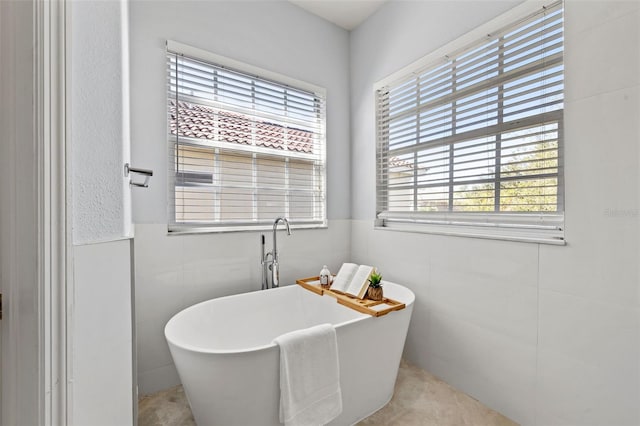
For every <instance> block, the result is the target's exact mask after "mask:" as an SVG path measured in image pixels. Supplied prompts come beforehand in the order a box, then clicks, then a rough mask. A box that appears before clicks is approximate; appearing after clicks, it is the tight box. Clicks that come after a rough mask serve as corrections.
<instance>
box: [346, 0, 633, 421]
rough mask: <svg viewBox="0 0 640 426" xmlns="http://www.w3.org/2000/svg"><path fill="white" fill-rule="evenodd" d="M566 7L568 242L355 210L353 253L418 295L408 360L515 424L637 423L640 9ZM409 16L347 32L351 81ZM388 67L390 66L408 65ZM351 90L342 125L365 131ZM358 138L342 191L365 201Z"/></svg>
mask: <svg viewBox="0 0 640 426" xmlns="http://www.w3.org/2000/svg"><path fill="white" fill-rule="evenodd" d="M452 7H456V6H452ZM458 7H460V8H468V7H472V6H470V5H469V4H468V3H464V5H463V4H458ZM565 10H566V26H565V31H566V55H565V67H566V99H567V101H566V106H565V120H566V121H565V132H566V135H565V143H566V146H565V180H566V200H565V201H566V237H567V241H568V244H567V245H566V246H563V247H558V246H549V245H537V244H523V243H514V242H499V241H488V240H479V239H466V238H457V237H443V236H435V235H416V234H413V235H412V234H405V233H401V232H390V231H378V230H374V229H373V219H372V218H373V215H374V211H373V207H372V206H373V203H367V204H366V205H363V204H354V206H353V212H354V213H353V214H354V216H355V217H357V218H368V219H366V220H354V222H353V226H352V243H351V246H352V257H353V258H354V259H355V260H357V261H359V262H372V263H378V264H381V265H384V268H385V270H386V272H387V274H388V275H391V276H393V277H394V278H396V279H397V280H399V281H401V282H403V283H404V284H406V285H408V286H409V287H410V288H411V289H412V290H413V291H414V292H415V293H416V296H417V300H416V305H415V308H414V314H413V319H412V323H411V326H410V329H409V336H408V339H407V345H406V348H405V354H406V356H407V357H408V358H409V360H411V361H413V362H416V363H417V364H418V365H420V366H422V367H423V368H426V369H427V370H430V371H431V372H432V373H434V374H436V375H438V376H439V377H441V378H443V379H444V380H446V381H447V382H449V383H451V384H453V385H454V386H457V387H458V388H460V389H461V390H463V391H465V392H467V393H469V394H471V395H472V396H474V397H476V398H478V399H479V400H480V401H482V402H484V403H486V404H488V405H489V406H491V407H492V408H495V409H497V410H499V411H501V412H502V413H504V414H506V415H507V416H510V417H511V418H513V419H514V420H516V421H518V422H519V423H521V424H524V425H545V426H546V425H554V424H555V425H617V426H622V425H638V424H640V410H639V409H638V401H640V275H639V266H638V265H639V264H640V262H639V261H638V259H640V213H639V211H640V210H639V209H640V174H639V170H640V121H639V118H638V117H640V93H639V89H640V33H639V28H640V2H638V1H629V2H608V1H590V2H582V1H573V0H568V1H566V3H565ZM420 11H421V7H420V6H418V5H416V6H411V4H404V5H403V6H397V5H395V4H394V3H390V4H388V5H386V6H385V7H384V8H383V9H381V11H380V12H378V14H376V15H375V18H374V19H372V20H370V21H368V22H366V23H365V25H364V26H362V27H360V28H359V29H357V30H356V31H355V33H354V35H353V36H352V46H351V48H352V51H357V52H360V53H358V54H356V55H354V59H353V60H352V78H353V79H354V81H355V80H357V81H359V82H362V81H367V82H369V81H370V82H374V81H376V80H378V79H381V78H383V77H385V76H386V75H377V74H375V72H376V70H377V69H379V68H384V69H387V68H389V66H390V63H389V60H390V59H389V57H386V58H379V57H378V56H376V55H375V51H376V46H375V44H374V43H373V42H371V41H370V40H373V39H372V37H377V35H379V34H391V33H394V32H396V31H400V32H402V33H403V34H404V36H407V37H409V36H410V35H412V34H413V35H414V36H416V37H418V36H419V35H420V33H421V32H422V31H424V29H411V28H408V27H406V26H403V25H402V22H403V16H404V15H403V13H404V14H411V13H413V14H417V13H420ZM461 13H469V12H468V11H465V12H462V11H461ZM391 17H393V19H390V18H391ZM385 18H389V19H385ZM414 18H415V17H414V16H412V17H411V18H408V19H414ZM425 19H428V17H426V16H425ZM433 25H438V24H437V23H434V24H433ZM443 25H450V24H443ZM444 31H449V32H451V31H452V30H451V29H450V28H447V29H446V30H444ZM404 36H403V37H404ZM391 44H393V43H391ZM408 46H409V45H406V44H403V45H402V46H399V45H396V46H392V47H395V48H397V49H398V50H400V51H401V52H405V51H407V50H411V51H412V53H413V54H414V55H415V56H413V57H412V55H411V54H408V55H405V56H406V57H407V58H409V59H411V60H413V59H415V58H416V57H419V56H421V55H422V54H424V53H426V52H422V51H421V49H423V47H422V46H421V45H420V44H419V43H418V44H416V46H415V47H413V50H412V49H411V47H408ZM385 47H386V48H387V49H388V50H390V51H391V50H393V49H389V46H385ZM368 51H369V52H370V55H368V56H367V55H366V52H368ZM395 55H396V56H398V55H399V54H398V53H396V54H395ZM391 59H392V62H393V61H395V62H393V64H395V68H396V69H399V68H401V67H402V66H404V65H406V64H407V63H408V62H409V61H407V62H400V61H398V59H397V58H394V57H391ZM382 62H384V65H382ZM359 85H360V83H356V84H354V86H353V87H355V89H352V95H353V94H354V93H355V94H356V95H357V96H356V97H355V98H353V99H352V118H353V120H354V125H353V126H354V127H355V128H356V129H359V128H360V127H362V128H363V129H372V128H373V123H372V120H373V117H374V115H373V114H372V113H371V112H372V108H373V106H372V105H373V103H372V102H370V100H371V99H370V98H369V97H368V96H369V95H367V96H364V95H362V96H360V95H359V94H360V91H359V90H360V89H358V87H359ZM365 89H367V88H365ZM365 89H362V90H363V93H364V94H366V91H365ZM367 132H368V130H356V131H354V145H353V146H354V153H355V152H357V153H358V155H356V154H354V156H353V160H352V164H353V168H354V171H353V176H354V180H353V182H352V185H353V188H352V191H353V192H354V193H359V194H360V198H359V199H365V200H366V199H372V197H373V196H374V193H373V189H372V188H371V187H370V186H369V184H368V183H367V178H366V176H368V174H371V173H370V170H368V168H367V167H366V166H365V164H368V163H369V162H370V161H373V157H374V155H375V153H374V152H373V149H371V148H370V145H369V144H370V138H368V137H367V135H368V133H367ZM358 156H359V158H358V160H357V161H356V157H358ZM363 159H367V160H366V161H364V160H363Z"/></svg>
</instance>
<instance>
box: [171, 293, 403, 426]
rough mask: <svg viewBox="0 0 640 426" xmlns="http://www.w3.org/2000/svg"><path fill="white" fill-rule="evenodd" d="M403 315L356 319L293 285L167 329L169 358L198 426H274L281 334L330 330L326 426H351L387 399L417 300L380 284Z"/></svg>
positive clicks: (181, 319)
mask: <svg viewBox="0 0 640 426" xmlns="http://www.w3.org/2000/svg"><path fill="white" fill-rule="evenodd" d="M383 287H384V292H385V296H386V297H389V298H391V299H395V300H399V301H402V302H404V303H405V304H406V308H405V309H402V310H399V311H394V312H390V313H388V314H387V315H384V316H381V317H372V316H369V315H366V314H361V313H359V312H357V311H355V310H352V309H351V308H348V307H345V306H342V305H340V304H338V303H337V302H336V299H334V298H333V297H331V296H328V295H325V296H319V295H317V294H314V293H312V292H310V291H309V290H306V289H304V288H302V287H300V286H298V285H292V286H286V287H280V288H276V289H271V290H265V291H259V292H253V293H245V294H239V295H234V296H228V297H221V298H218V299H212V300H208V301H206V302H202V303H199V304H197V305H194V306H191V307H189V308H186V309H185V310H183V311H181V312H179V313H178V314H176V315H175V316H174V317H173V318H171V320H170V321H169V322H168V323H167V325H166V327H165V336H166V338H167V342H168V343H169V348H170V350H171V355H172V356H173V360H174V362H175V365H176V368H177V369H178V374H179V375H180V379H181V381H182V384H183V386H184V389H185V393H186V395H187V399H188V400H189V404H190V405H191V410H192V412H193V416H194V418H195V420H196V423H197V424H198V425H199V426H209V425H224V426H228V425H239V426H268V425H279V424H280V422H279V419H278V410H279V404H280V387H279V383H280V382H279V368H280V364H279V362H280V361H279V356H280V351H279V347H278V346H277V345H276V344H274V343H272V341H273V339H274V338H275V337H277V336H279V335H281V334H283V333H286V332H289V331H293V330H297V329H302V328H307V327H311V326H314V325H318V324H323V323H331V324H333V325H334V326H335V328H336V334H337V338H338V352H339V364H340V383H341V387H342V399H343V412H342V414H341V415H340V416H339V417H337V418H336V419H334V420H333V421H332V422H331V423H329V424H330V425H351V424H354V423H356V422H358V421H359V420H361V419H363V418H365V417H367V416H369V415H370V414H372V413H374V412H375V411H377V410H379V409H380V408H382V407H383V406H384V405H385V404H387V402H389V400H390V399H391V397H392V395H393V389H394V385H395V381H396V376H397V374H398V367H399V365H400V357H401V355H402V349H403V346H404V341H405V338H406V335H407V329H408V327H409V321H410V319H411V312H412V311H413V302H414V299H415V296H414V294H413V292H411V291H410V290H409V289H407V288H405V287H403V286H400V285H398V284H393V283H390V282H383Z"/></svg>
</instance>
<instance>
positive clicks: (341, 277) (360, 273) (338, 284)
mask: <svg viewBox="0 0 640 426" xmlns="http://www.w3.org/2000/svg"><path fill="white" fill-rule="evenodd" d="M374 271H375V268H374V267H373V266H367V265H360V266H358V265H356V264H355V263H343V264H342V266H341V267H340V270H339V271H338V273H337V274H336V276H335V277H334V278H333V283H332V284H331V290H338V291H340V292H342V293H346V294H350V295H352V296H355V297H357V298H358V299H364V296H365V295H366V294H367V289H368V288H369V277H370V276H371V274H372V273H373V272H374Z"/></svg>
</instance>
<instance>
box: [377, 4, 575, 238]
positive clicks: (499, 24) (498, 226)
mask: <svg viewBox="0 0 640 426" xmlns="http://www.w3.org/2000/svg"><path fill="white" fill-rule="evenodd" d="M558 4H559V5H560V8H561V9H562V12H561V13H563V14H564V4H563V2H562V1H553V2H550V3H549V4H548V5H546V6H543V7H541V4H540V2H536V1H531V0H530V1H527V2H525V3H523V4H521V5H518V6H516V7H515V8H513V9H511V10H509V11H507V12H506V13H504V14H502V15H500V16H498V17H497V18H494V19H492V20H491V21H489V22H487V23H485V24H483V25H481V26H480V27H478V28H476V29H475V30H473V31H471V32H469V33H467V34H465V35H463V36H461V37H459V38H458V39H456V40H454V41H452V42H450V43H448V44H446V45H444V46H442V47H441V48H439V49H437V50H435V51H434V52H432V53H430V54H428V55H426V56H424V57H422V58H420V59H419V60H417V61H415V62H414V63H412V64H410V65H408V66H406V67H404V68H402V69H400V70H398V71H396V72H394V73H393V74H391V75H390V76H388V77H386V78H384V79H382V80H380V81H379V82H377V83H375V84H374V87H373V91H374V99H375V125H376V218H375V221H374V228H375V229H379V230H391V231H404V232H417V233H429V234H440V235H451V236H464V237H474V238H488V239H501V240H510V241H523V242H534V243H546V244H555V245H564V244H566V242H565V240H564V153H563V151H564V149H563V148H564V110H565V106H564V105H563V106H562V108H561V109H560V110H559V114H560V118H559V120H558V130H557V132H558V137H557V139H558V147H557V161H558V164H557V206H558V207H557V208H558V212H556V213H542V212H528V213H512V212H455V211H451V210H450V211H448V212H447V211H439V212H420V211H406V212H399V211H395V212H393V211H389V208H388V206H389V204H388V203H389V202H390V200H389V199H388V195H386V194H388V190H389V187H388V186H386V185H388V182H386V181H385V176H386V175H387V174H388V173H390V169H391V168H390V167H389V163H388V162H389V159H390V157H389V155H386V154H385V153H388V151H389V149H388V146H387V147H385V146H384V144H385V136H384V135H383V133H384V132H385V127H384V126H385V125H387V126H388V121H385V120H382V121H381V116H380V114H381V113H380V104H379V94H380V93H381V91H384V90H386V89H387V88H388V87H390V86H391V87H392V86H394V85H396V86H398V87H399V85H401V84H403V83H407V82H408V81H409V79H410V78H412V76H413V77H415V76H417V75H419V74H420V73H422V72H424V70H425V69H428V68H430V67H434V66H435V65H436V64H438V63H441V64H442V63H443V62H446V61H448V60H449V59H448V58H449V55H451V53H452V52H459V51H462V50H464V49H468V48H471V49H473V48H477V47H479V46H480V45H481V43H480V42H481V40H483V39H484V40H486V39H487V35H489V37H490V35H491V34H492V33H493V32H497V30H498V31H502V29H504V28H508V27H511V26H514V25H517V24H519V23H520V22H522V21H526V20H528V19H529V18H530V17H531V16H532V15H535V14H538V13H540V12H543V11H544V10H547V9H549V8H551V7H556V5H558ZM562 56H563V57H564V48H563V53H562ZM443 58H444V61H443ZM562 64H563V67H564V60H562ZM562 72H563V74H564V70H563V71H562ZM563 80H564V79H563ZM452 84H454V85H455V84H456V82H454V81H452ZM496 87H498V86H496ZM403 96H404V95H403ZM403 102H404V101H403ZM417 108H418V109H419V108H420V106H417ZM387 114H388V112H387ZM498 114H500V112H498ZM549 114H550V116H551V115H554V114H555V115H557V114H558V113H557V112H556V111H553V112H552V113H549ZM387 117H388V115H387ZM386 120H388V118H386ZM381 123H382V124H381ZM544 124H546V123H541V124H539V126H542V125H544ZM503 132H505V130H504V129H502V130H500V131H499V132H498V133H496V135H499V134H501V133H503ZM388 140H389V138H388V137H387V138H386V143H387V144H388ZM452 146H453V145H452ZM385 149H386V151H385ZM416 152H418V151H416ZM385 155H386V157H384V156H385ZM496 158H497V159H499V158H500V157H498V156H496ZM384 161H386V162H387V163H386V169H385V165H384ZM452 164H453V163H449V167H452ZM458 184H460V183H458ZM408 186H411V184H409V185H408ZM417 188H418V186H417V183H414V184H413V191H417ZM450 202H451V201H450ZM385 207H386V210H385Z"/></svg>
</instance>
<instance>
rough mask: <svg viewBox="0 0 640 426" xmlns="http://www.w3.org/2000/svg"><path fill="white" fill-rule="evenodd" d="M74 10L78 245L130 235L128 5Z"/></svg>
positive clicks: (97, 4) (82, 5) (81, 5)
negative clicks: (125, 170)
mask: <svg viewBox="0 0 640 426" xmlns="http://www.w3.org/2000/svg"><path fill="white" fill-rule="evenodd" d="M70 10H71V12H70V13H71V20H72V22H73V25H71V26H70V30H71V34H70V37H71V39H72V40H73V42H72V43H71V44H70V46H71V48H70V52H69V54H70V57H71V66H70V78H71V82H72V83H71V101H70V106H71V145H72V148H71V153H72V154H71V196H72V200H73V242H74V244H85V243H91V242H96V241H108V240H114V239H119V238H122V237H129V236H130V224H131V200H130V190H129V185H128V182H129V178H125V177H124V169H123V167H124V163H125V162H127V161H128V159H127V157H128V150H129V147H128V145H129V134H128V99H127V96H128V95H127V91H128V83H127V81H128V75H129V74H128V71H127V70H126V65H127V57H126V55H127V45H128V40H127V39H126V30H127V18H126V12H127V7H126V4H125V3H124V2H120V1H82V2H73V3H72V4H71V7H70Z"/></svg>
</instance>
